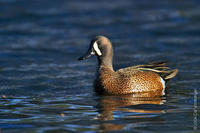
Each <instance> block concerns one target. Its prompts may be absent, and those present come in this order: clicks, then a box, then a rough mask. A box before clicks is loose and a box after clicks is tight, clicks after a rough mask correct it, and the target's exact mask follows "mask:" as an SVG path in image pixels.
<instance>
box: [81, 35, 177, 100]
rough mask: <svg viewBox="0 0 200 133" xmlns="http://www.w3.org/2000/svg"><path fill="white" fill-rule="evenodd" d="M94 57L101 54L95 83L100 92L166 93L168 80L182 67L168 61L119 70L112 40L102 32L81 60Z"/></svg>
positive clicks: (162, 94) (148, 94) (93, 40)
mask: <svg viewBox="0 0 200 133" xmlns="http://www.w3.org/2000/svg"><path fill="white" fill-rule="evenodd" d="M91 56H97V59H98V68H97V72H96V78H95V80H94V83H93V85H94V88H95V91H96V92H97V93H98V94H108V95H123V94H137V96H140V95H141V96H145V97H146V96H147V97H157V96H164V95H165V89H166V85H167V83H168V81H169V80H170V79H171V78H173V77H175V76H176V75H177V73H178V69H170V68H169V67H167V66H166V62H165V61H160V62H151V63H148V64H142V65H136V66H130V67H126V68H122V69H119V70H117V71H115V70H114V69H113V47H112V43H111V41H110V40H109V39H108V38H107V37H105V36H102V35H100V36H96V37H94V39H92V40H91V43H90V46H89V49H88V50H87V52H86V53H85V54H84V55H83V56H81V57H80V58H79V59H78V60H85V59H88V58H89V57H91Z"/></svg>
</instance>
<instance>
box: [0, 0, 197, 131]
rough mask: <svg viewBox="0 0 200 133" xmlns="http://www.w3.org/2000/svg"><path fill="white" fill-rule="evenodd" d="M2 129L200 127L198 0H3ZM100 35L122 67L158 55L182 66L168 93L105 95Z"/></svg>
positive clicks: (0, 49) (0, 20) (0, 45)
mask: <svg viewBox="0 0 200 133" xmlns="http://www.w3.org/2000/svg"><path fill="white" fill-rule="evenodd" d="M0 5H1V8H0V97H1V98H0V103H1V104H0V132H2V133H15V132H20V133H27V132H30V133H36V132H37V133H41V132H45V133H63V132H84V133H93V132H137V133H140V132H141V133H143V132H152V133H154V132H179V133H180V132H182V133H185V132H190V133H193V132H194V133H195V132H196V133H197V132H199V131H200V111H199V109H200V107H199V105H200V102H199V100H200V69H199V68H200V52H199V51H200V1H199V0H165V1H161V0H152V1H150V0H123V1H121V0H115V1H111V0H101V1H92V0H84V1H81V0H56V1H55V0H42V1H41V0H0ZM95 35H105V36H107V37H108V38H110V40H111V41H112V42H113V47H114V54H115V55H114V67H115V70H117V69H119V68H123V67H127V66H131V65H137V64H142V63H148V62H151V61H162V60H165V61H168V62H169V65H170V66H171V67H172V68H178V69H179V73H178V75H177V76H176V77H175V78H174V79H172V81H171V82H170V84H169V86H168V88H167V94H166V96H164V97H162V98H157V99H135V98H133V97H131V96H123V97H122V96H121V97H120V96H98V95H96V94H95V92H94V90H93V86H92V83H93V79H94V77H95V71H96V67H97V61H96V58H91V59H89V60H87V61H81V62H80V61H77V58H78V57H79V56H81V55H82V54H84V52H85V51H86V50H87V48H88V46H89V43H90V40H91V39H92V38H93V37H94V36H95Z"/></svg>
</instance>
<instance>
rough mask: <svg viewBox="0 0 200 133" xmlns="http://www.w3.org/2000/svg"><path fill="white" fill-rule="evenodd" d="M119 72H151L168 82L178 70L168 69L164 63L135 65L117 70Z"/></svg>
mask: <svg viewBox="0 0 200 133" xmlns="http://www.w3.org/2000/svg"><path fill="white" fill-rule="evenodd" d="M118 71H119V72H136V71H152V72H154V73H157V74H158V75H160V76H161V77H162V78H163V79H164V80H169V79H171V78H173V77H174V76H176V74H177V73H178V69H173V70H172V69H170V68H169V67H167V66H166V62H164V61H162V62H152V63H149V64H144V65H137V66H132V67H127V68H124V69H119V70H118Z"/></svg>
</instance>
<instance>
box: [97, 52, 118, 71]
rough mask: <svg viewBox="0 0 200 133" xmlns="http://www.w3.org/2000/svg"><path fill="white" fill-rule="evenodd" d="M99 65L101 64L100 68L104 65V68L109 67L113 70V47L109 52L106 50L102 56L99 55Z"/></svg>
mask: <svg viewBox="0 0 200 133" xmlns="http://www.w3.org/2000/svg"><path fill="white" fill-rule="evenodd" d="M98 63H99V64H98V65H99V69H101V68H102V67H104V68H109V69H111V70H112V71H114V70H113V50H112V48H111V50H109V52H105V53H104V54H103V55H102V56H100V57H98Z"/></svg>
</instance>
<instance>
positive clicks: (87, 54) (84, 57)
mask: <svg viewBox="0 0 200 133" xmlns="http://www.w3.org/2000/svg"><path fill="white" fill-rule="evenodd" d="M93 55H95V52H94V51H93V50H89V51H88V52H87V53H86V54H85V55H83V56H81V57H80V58H78V60H85V59H87V58H89V57H91V56H93Z"/></svg>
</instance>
